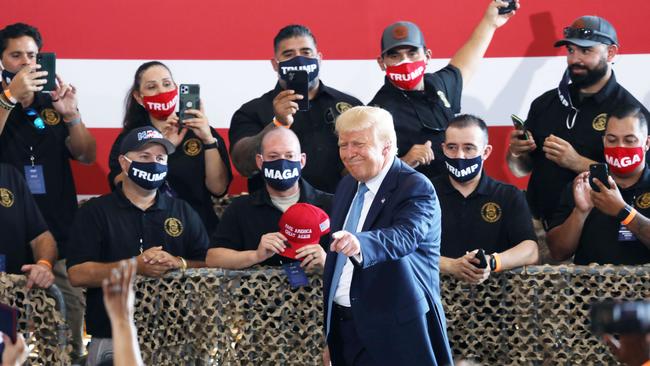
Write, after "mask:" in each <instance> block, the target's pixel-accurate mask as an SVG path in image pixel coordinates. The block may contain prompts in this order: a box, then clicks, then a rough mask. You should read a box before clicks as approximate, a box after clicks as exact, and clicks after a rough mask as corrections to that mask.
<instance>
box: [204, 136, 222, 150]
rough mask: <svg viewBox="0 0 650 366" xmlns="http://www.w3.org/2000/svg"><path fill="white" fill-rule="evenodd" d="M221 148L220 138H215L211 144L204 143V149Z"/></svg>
mask: <svg viewBox="0 0 650 366" xmlns="http://www.w3.org/2000/svg"><path fill="white" fill-rule="evenodd" d="M217 148H219V140H217V139H214V142H213V143H211V144H203V150H209V149H217Z"/></svg>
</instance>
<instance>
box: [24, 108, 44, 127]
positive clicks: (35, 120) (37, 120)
mask: <svg viewBox="0 0 650 366" xmlns="http://www.w3.org/2000/svg"><path fill="white" fill-rule="evenodd" d="M25 114H26V115H27V117H29V119H30V121H32V124H33V125H34V127H36V129H37V130H42V129H45V123H44V122H43V119H42V118H41V116H40V115H39V114H38V112H37V111H36V109H34V108H31V107H30V108H27V109H25Z"/></svg>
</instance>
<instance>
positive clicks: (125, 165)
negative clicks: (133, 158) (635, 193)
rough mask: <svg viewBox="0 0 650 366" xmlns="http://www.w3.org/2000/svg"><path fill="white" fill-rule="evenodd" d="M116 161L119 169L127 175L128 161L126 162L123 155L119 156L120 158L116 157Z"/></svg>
mask: <svg viewBox="0 0 650 366" xmlns="http://www.w3.org/2000/svg"><path fill="white" fill-rule="evenodd" d="M117 161H118V163H120V169H122V172H123V173H124V174H125V175H128V173H129V166H131V163H129V161H128V160H126V156H125V155H120V156H118V157H117Z"/></svg>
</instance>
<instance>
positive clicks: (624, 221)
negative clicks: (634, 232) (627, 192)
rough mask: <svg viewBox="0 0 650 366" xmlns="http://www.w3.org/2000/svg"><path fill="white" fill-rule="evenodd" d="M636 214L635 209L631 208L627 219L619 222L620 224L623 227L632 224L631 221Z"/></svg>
mask: <svg viewBox="0 0 650 366" xmlns="http://www.w3.org/2000/svg"><path fill="white" fill-rule="evenodd" d="M636 213H637V211H636V209H635V208H632V210H631V211H630V214H629V215H627V217H626V218H625V220H623V221H621V224H623V225H627V224H629V223H630V222H632V220H634V217H635V216H636Z"/></svg>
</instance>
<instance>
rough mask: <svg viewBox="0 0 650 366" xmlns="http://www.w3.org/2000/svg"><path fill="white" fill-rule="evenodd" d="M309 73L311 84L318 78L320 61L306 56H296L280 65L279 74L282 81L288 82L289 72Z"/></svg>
mask: <svg viewBox="0 0 650 366" xmlns="http://www.w3.org/2000/svg"><path fill="white" fill-rule="evenodd" d="M299 70H304V71H307V75H308V77H309V82H310V83H311V82H312V81H314V79H316V77H317V76H318V59H317V58H309V57H305V56H296V57H294V58H292V59H289V60H286V61H282V62H280V63H278V74H279V75H280V79H282V80H284V81H290V80H287V71H299Z"/></svg>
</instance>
